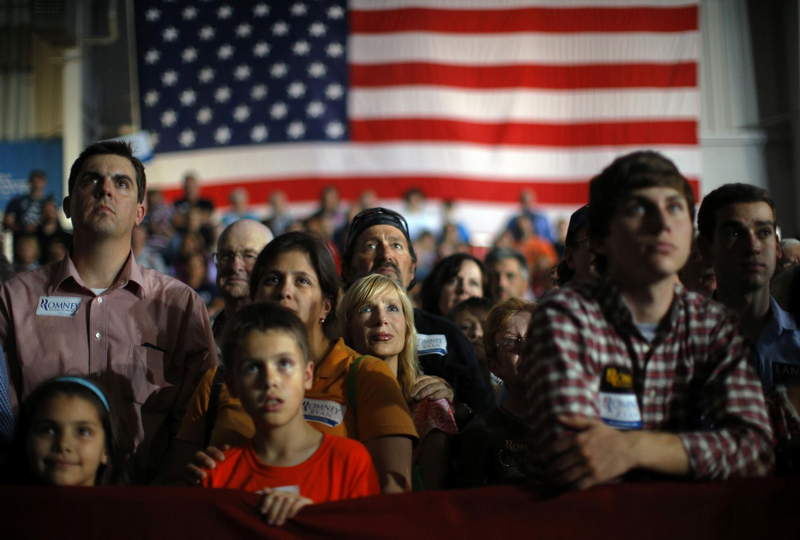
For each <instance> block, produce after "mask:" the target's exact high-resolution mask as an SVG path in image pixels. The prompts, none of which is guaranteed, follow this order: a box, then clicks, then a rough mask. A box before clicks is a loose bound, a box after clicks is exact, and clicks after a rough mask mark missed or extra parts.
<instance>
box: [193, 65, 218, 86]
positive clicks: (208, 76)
mask: <svg viewBox="0 0 800 540" xmlns="http://www.w3.org/2000/svg"><path fill="white" fill-rule="evenodd" d="M197 78H198V79H200V82H201V83H203V84H208V83H210V82H211V81H213V80H214V70H213V69H211V68H210V67H208V66H206V67H204V68H203V69H201V70H200V73H198V74H197Z"/></svg>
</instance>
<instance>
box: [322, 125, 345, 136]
mask: <svg viewBox="0 0 800 540" xmlns="http://www.w3.org/2000/svg"><path fill="white" fill-rule="evenodd" d="M325 134H326V135H327V136H328V137H330V138H331V139H338V138H339V137H341V136H342V135H344V126H343V125H342V123H341V122H330V123H329V124H328V125H327V126H326V127H325Z"/></svg>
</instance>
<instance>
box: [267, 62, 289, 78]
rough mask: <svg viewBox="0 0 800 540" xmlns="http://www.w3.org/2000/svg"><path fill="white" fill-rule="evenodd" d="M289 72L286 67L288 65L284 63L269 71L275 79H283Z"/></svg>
mask: <svg viewBox="0 0 800 540" xmlns="http://www.w3.org/2000/svg"><path fill="white" fill-rule="evenodd" d="M288 72H289V68H287V67H286V64H284V63H283V62H278V63H277V64H273V66H272V68H271V69H270V70H269V74H270V75H271V76H272V77H273V78H274V79H281V78H283V77H285V76H286V74H287V73H288Z"/></svg>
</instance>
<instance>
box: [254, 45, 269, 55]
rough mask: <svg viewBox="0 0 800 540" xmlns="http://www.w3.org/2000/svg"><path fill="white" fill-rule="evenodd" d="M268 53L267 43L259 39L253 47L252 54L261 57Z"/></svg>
mask: <svg viewBox="0 0 800 540" xmlns="http://www.w3.org/2000/svg"><path fill="white" fill-rule="evenodd" d="M268 54H269V45H268V44H267V43H266V42H265V41H259V42H258V43H256V44H255V46H254V47H253V56H257V57H258V58H263V57H265V56H267V55H268Z"/></svg>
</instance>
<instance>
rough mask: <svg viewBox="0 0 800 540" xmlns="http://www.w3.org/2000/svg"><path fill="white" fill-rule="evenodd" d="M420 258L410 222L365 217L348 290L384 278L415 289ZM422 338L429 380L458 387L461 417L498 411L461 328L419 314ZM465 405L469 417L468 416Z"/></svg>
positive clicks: (347, 255) (377, 213) (348, 265)
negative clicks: (358, 283) (372, 276)
mask: <svg viewBox="0 0 800 540" xmlns="http://www.w3.org/2000/svg"><path fill="white" fill-rule="evenodd" d="M416 263H417V257H416V254H415V253H414V246H413V244H411V241H410V239H409V235H408V226H407V225H406V221H405V219H404V218H403V216H401V215H400V214H398V213H397V212H393V211H392V210H387V209H385V208H370V209H367V210H364V211H363V212H360V213H359V214H358V215H357V216H356V217H355V218H353V222H352V224H351V225H350V233H349V234H348V237H347V246H346V248H345V252H344V257H343V259H342V278H343V280H344V283H345V286H346V287H349V286H350V285H351V284H352V283H353V282H355V281H357V280H358V279H360V278H362V277H364V276H367V275H369V274H375V273H377V274H382V275H385V276H388V277H390V278H392V279H395V280H396V281H398V282H400V283H401V284H402V285H403V286H404V287H405V288H406V289H410V288H411V287H413V285H414V272H415V270H416ZM414 325H415V327H416V329H417V333H418V334H419V346H418V355H419V362H420V365H421V367H422V371H423V372H424V373H425V374H426V375H429V376H430V375H432V376H435V377H440V378H442V379H444V380H445V381H447V383H448V384H450V385H451V386H452V387H453V390H454V391H455V394H456V397H457V398H458V399H459V400H460V401H461V404H460V407H459V408H460V409H461V410H457V411H456V413H457V417H462V418H463V417H469V416H471V411H470V410H469V409H472V410H474V411H477V412H484V411H487V410H489V409H490V408H491V407H493V406H494V403H495V401H494V393H493V391H492V389H491V387H490V386H489V385H488V384H487V383H486V381H485V380H484V378H483V376H482V375H481V372H480V367H479V366H478V360H477V358H476V357H475V351H474V349H473V348H472V345H471V344H470V343H469V341H467V339H466V338H465V337H464V335H463V334H462V333H461V331H459V329H458V327H457V326H456V325H455V324H453V323H452V322H451V321H449V320H447V319H445V318H444V317H439V316H436V315H431V314H430V313H427V312H425V311H422V310H419V309H415V310H414ZM463 405H466V406H467V407H466V409H467V410H466V411H464V409H465V407H463Z"/></svg>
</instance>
